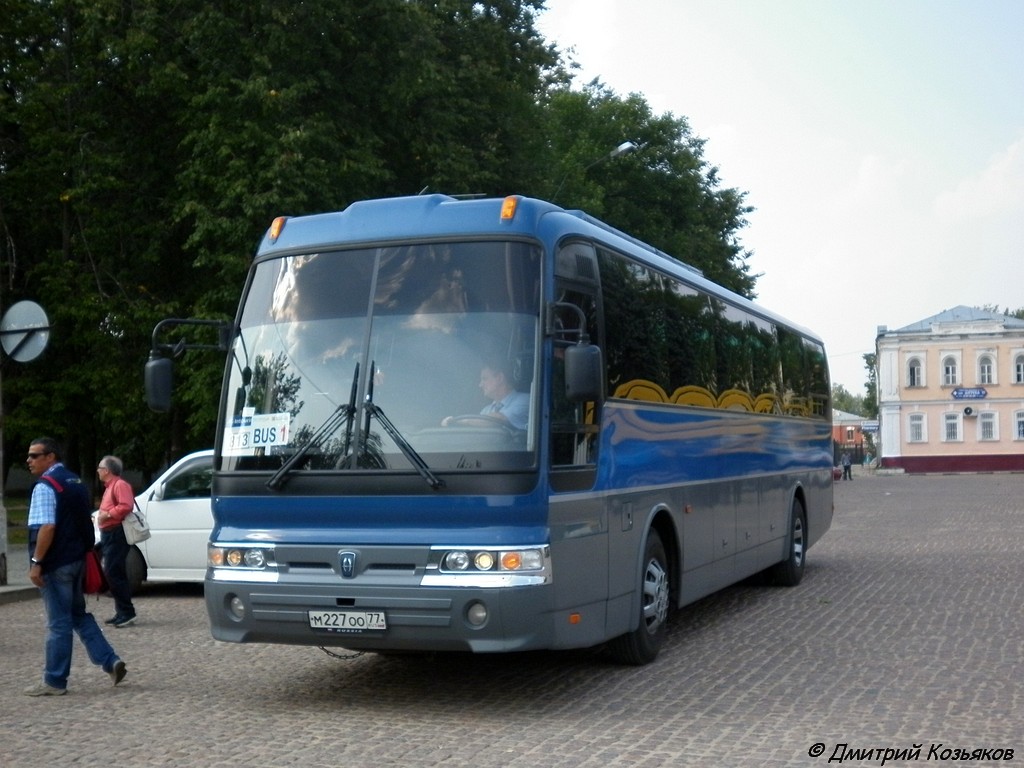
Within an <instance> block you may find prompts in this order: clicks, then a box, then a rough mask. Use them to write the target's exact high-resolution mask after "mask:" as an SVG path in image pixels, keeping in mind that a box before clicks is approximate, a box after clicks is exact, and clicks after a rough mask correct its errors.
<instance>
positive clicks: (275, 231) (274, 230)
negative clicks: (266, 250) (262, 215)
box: [270, 216, 288, 242]
mask: <svg viewBox="0 0 1024 768" xmlns="http://www.w3.org/2000/svg"><path fill="white" fill-rule="evenodd" d="M286 221H288V217H287V216H278V217H277V218H276V219H274V221H273V222H271V224H270V242H274V241H276V240H277V238H279V237H280V236H281V230H282V229H284V223H285V222H286Z"/></svg>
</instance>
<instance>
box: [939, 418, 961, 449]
mask: <svg viewBox="0 0 1024 768" xmlns="http://www.w3.org/2000/svg"><path fill="white" fill-rule="evenodd" d="M944 422H945V426H946V437H945V438H944V440H943V442H946V443H957V442H959V441H960V414H959V413H947V414H946V418H945V419H944Z"/></svg>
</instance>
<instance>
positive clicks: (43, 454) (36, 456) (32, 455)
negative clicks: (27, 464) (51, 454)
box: [28, 451, 47, 459]
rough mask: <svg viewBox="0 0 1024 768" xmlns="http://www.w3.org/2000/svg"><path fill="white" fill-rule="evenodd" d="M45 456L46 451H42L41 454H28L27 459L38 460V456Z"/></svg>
mask: <svg viewBox="0 0 1024 768" xmlns="http://www.w3.org/2000/svg"><path fill="white" fill-rule="evenodd" d="M46 454H47V452H46V451H43V452H42V453H30V454H29V455H28V457H29V458H30V459H38V458H39V457H40V456H45V455H46Z"/></svg>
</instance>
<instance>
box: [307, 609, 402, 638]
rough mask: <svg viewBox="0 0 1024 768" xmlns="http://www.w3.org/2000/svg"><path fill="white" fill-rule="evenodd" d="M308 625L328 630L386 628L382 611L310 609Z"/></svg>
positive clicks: (343, 630) (355, 630) (364, 630)
mask: <svg viewBox="0 0 1024 768" xmlns="http://www.w3.org/2000/svg"><path fill="white" fill-rule="evenodd" d="M309 626H310V627H312V628H313V629H324V630H327V631H328V632H349V633H351V632H366V631H370V630H373V631H380V630H384V629H387V628H388V624H387V619H385V618H384V611H310V612H309Z"/></svg>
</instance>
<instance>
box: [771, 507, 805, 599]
mask: <svg viewBox="0 0 1024 768" xmlns="http://www.w3.org/2000/svg"><path fill="white" fill-rule="evenodd" d="M806 565H807V513H806V512H804V505H803V504H802V503H801V502H800V500H799V499H793V509H792V511H791V512H790V516H789V556H788V557H787V558H786V559H785V560H783V561H782V562H781V563H776V564H775V565H774V566H772V567H771V568H769V569H768V577H769V581H771V582H772V583H773V584H778V585H779V586H782V587H795V586H796V585H797V584H799V583H800V581H801V580H802V579H803V577H804V568H805V567H806Z"/></svg>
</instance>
